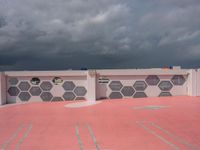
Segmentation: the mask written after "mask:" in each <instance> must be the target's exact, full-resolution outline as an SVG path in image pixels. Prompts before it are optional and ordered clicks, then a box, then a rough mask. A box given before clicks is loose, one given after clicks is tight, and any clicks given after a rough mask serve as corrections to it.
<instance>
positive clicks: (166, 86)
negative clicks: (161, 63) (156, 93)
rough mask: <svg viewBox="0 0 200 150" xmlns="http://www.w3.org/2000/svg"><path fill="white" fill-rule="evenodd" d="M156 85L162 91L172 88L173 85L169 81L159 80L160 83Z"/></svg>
mask: <svg viewBox="0 0 200 150" xmlns="http://www.w3.org/2000/svg"><path fill="white" fill-rule="evenodd" d="M158 87H159V88H160V89H161V90H162V91H169V90H171V89H172V87H173V85H172V84H171V82H170V81H161V82H160V84H159V85H158Z"/></svg>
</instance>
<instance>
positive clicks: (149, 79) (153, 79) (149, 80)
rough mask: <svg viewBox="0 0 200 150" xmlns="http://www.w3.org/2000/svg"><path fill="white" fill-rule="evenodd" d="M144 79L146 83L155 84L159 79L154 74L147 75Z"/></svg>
mask: <svg viewBox="0 0 200 150" xmlns="http://www.w3.org/2000/svg"><path fill="white" fill-rule="evenodd" d="M145 81H146V82H147V84H148V85H154V86H155V85H157V84H158V83H159V81H160V79H159V77H158V76H156V75H149V76H148V77H147V78H146V79H145Z"/></svg>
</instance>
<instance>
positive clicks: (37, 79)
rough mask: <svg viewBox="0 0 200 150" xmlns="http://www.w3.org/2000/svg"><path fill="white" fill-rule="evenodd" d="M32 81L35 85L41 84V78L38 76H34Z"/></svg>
mask: <svg viewBox="0 0 200 150" xmlns="http://www.w3.org/2000/svg"><path fill="white" fill-rule="evenodd" d="M31 83H32V84H33V85H39V84H40V79H39V78H38V77H33V78H32V79H31Z"/></svg>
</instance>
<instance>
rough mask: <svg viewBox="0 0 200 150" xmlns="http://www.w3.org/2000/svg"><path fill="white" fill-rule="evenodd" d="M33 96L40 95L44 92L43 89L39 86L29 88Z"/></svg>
mask: <svg viewBox="0 0 200 150" xmlns="http://www.w3.org/2000/svg"><path fill="white" fill-rule="evenodd" d="M29 92H30V93H31V95H32V96H39V95H40V94H41V93H42V90H41V89H40V87H38V86H33V87H31V89H30V90H29Z"/></svg>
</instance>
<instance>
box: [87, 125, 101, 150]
mask: <svg viewBox="0 0 200 150" xmlns="http://www.w3.org/2000/svg"><path fill="white" fill-rule="evenodd" d="M86 127H87V129H88V131H89V133H90V136H91V138H92V140H93V142H94V144H95V146H96V150H100V148H99V145H98V143H97V140H96V137H95V135H94V132H93V131H92V128H91V127H90V126H89V125H87V126H86Z"/></svg>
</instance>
